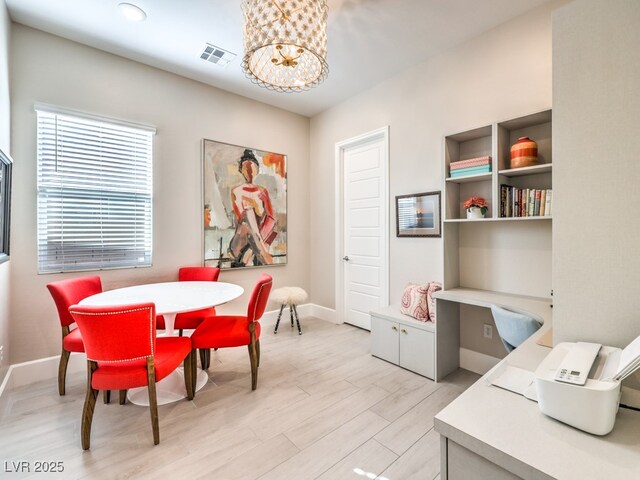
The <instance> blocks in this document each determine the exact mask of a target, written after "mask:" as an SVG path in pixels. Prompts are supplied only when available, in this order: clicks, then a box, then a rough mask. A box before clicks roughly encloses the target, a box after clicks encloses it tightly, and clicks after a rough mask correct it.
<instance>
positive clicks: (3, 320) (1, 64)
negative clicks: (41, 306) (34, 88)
mask: <svg viewBox="0 0 640 480" xmlns="http://www.w3.org/2000/svg"><path fill="white" fill-rule="evenodd" d="M10 35H11V21H10V19H9V13H8V12H7V6H6V5H5V3H4V2H0V149H2V151H4V152H5V153H10V142H9V138H10V132H11V129H10V119H11V115H10V112H11V108H10V102H9V38H10ZM10 268H11V262H4V263H3V264H2V265H0V345H3V346H4V360H3V361H2V362H1V363H0V383H2V380H3V379H4V375H5V373H6V371H7V369H8V365H9V285H10V282H9V275H10Z"/></svg>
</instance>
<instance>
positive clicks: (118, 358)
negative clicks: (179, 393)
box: [69, 303, 196, 450]
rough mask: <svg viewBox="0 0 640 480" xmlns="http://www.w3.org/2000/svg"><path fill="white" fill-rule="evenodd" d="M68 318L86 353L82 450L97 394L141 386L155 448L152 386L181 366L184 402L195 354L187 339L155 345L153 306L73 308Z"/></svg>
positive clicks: (156, 435)
mask: <svg viewBox="0 0 640 480" xmlns="http://www.w3.org/2000/svg"><path fill="white" fill-rule="evenodd" d="M69 311H70V313H71V315H72V316H73V318H74V320H75V321H76V323H77V324H78V328H80V331H81V332H82V337H83V339H84V345H85V350H86V353H87V367H88V368H87V396H86V398H85V401H84V409H83V410H82V427H81V429H82V430H81V437H82V448H83V449H84V450H88V449H89V446H90V442H91V421H92V420H93V410H94V409H95V405H96V397H97V396H98V391H100V390H120V392H121V403H123V402H122V400H123V397H124V395H125V394H126V390H128V389H130V388H135V387H144V386H146V387H147V388H148V389H149V411H150V413H151V426H152V429H153V443H154V445H157V444H158V443H160V429H159V426H158V404H157V400H156V382H159V381H160V380H162V379H163V378H164V377H166V376H167V375H169V374H170V373H171V372H173V371H174V370H175V369H176V368H178V367H179V366H180V364H181V363H184V378H185V387H186V389H187V397H188V398H189V400H191V399H193V396H194V392H195V375H194V372H195V366H196V360H195V359H196V357H195V352H194V350H193V349H192V347H191V340H190V339H189V338H187V337H161V338H158V339H156V309H155V305H154V304H153V303H138V304H133V305H122V306H116V307H113V306H112V307H89V306H80V305H73V306H72V307H71V308H69Z"/></svg>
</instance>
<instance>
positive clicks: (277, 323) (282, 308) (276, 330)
mask: <svg viewBox="0 0 640 480" xmlns="http://www.w3.org/2000/svg"><path fill="white" fill-rule="evenodd" d="M282 310H284V303H283V304H282V306H281V307H280V313H279V314H278V320H276V329H275V330H274V331H273V334H274V335H275V334H276V333H278V325H280V317H282Z"/></svg>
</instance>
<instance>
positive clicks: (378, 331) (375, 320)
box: [371, 315, 400, 365]
mask: <svg viewBox="0 0 640 480" xmlns="http://www.w3.org/2000/svg"><path fill="white" fill-rule="evenodd" d="M398 330H399V326H398V324H397V323H396V322H390V321H389V320H385V319H383V318H380V317H376V316H375V315H371V354H372V355H374V356H376V357H379V358H381V359H383V360H386V361H387V362H391V363H395V364H396V365H398V363H399V361H400V353H399V350H398V349H399V345H398Z"/></svg>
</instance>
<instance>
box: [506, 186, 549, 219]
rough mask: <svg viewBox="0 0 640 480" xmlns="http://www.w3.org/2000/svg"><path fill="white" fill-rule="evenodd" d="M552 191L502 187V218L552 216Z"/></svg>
mask: <svg viewBox="0 0 640 480" xmlns="http://www.w3.org/2000/svg"><path fill="white" fill-rule="evenodd" d="M551 205H552V191H551V189H548V190H544V189H534V188H516V187H513V186H511V185H507V184H501V185H500V210H499V215H500V217H501V218H513V217H548V216H551Z"/></svg>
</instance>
